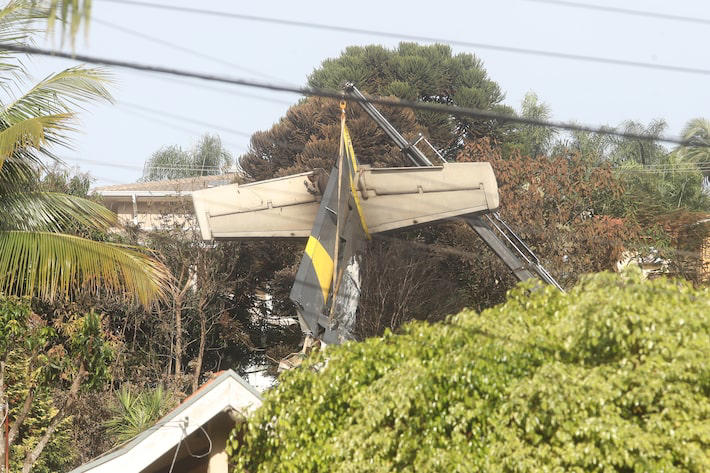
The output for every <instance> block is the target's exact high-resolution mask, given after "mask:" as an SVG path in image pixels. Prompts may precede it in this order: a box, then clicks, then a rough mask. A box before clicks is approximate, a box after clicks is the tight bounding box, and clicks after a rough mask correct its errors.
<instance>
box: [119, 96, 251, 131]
mask: <svg viewBox="0 0 710 473" xmlns="http://www.w3.org/2000/svg"><path fill="white" fill-rule="evenodd" d="M119 105H124V106H126V107H129V108H134V109H137V110H141V111H144V112H148V113H153V114H156V115H160V116H167V117H170V118H173V119H175V120H181V121H184V122H188V123H194V124H195V125H201V126H207V127H210V128H214V129H215V130H219V131H223V132H225V133H232V134H234V135H238V136H242V137H245V138H251V135H252V133H248V132H246V131H241V130H235V129H234V128H229V127H224V126H221V125H216V124H214V123H209V122H205V121H202V120H197V119H194V118H190V117H186V116H184V115H178V114H175V113H170V112H165V111H162V110H156V109H154V108H150V107H146V106H145V105H139V104H137V103H132V102H127V101H125V100H122V101H120V102H119Z"/></svg>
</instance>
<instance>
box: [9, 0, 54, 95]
mask: <svg viewBox="0 0 710 473" xmlns="http://www.w3.org/2000/svg"><path fill="white" fill-rule="evenodd" d="M47 15H48V10H47V9H46V8H43V7H40V6H38V5H34V4H33V2H31V1H30V0H12V1H10V2H8V3H7V4H6V5H5V6H3V7H2V8H0V43H3V44H12V45H19V46H22V45H28V44H32V37H33V36H34V35H35V34H36V33H38V28H37V23H36V21H35V20H38V19H41V18H46V17H47ZM0 71H2V72H6V73H9V74H8V75H6V76H0V87H2V88H3V89H5V90H7V91H9V87H8V85H9V83H11V82H12V80H13V79H18V78H22V77H26V76H27V71H26V70H25V68H24V65H23V64H22V61H20V59H19V58H18V54H17V53H15V52H10V51H0Z"/></svg>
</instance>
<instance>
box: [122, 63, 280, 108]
mask: <svg viewBox="0 0 710 473" xmlns="http://www.w3.org/2000/svg"><path fill="white" fill-rule="evenodd" d="M129 72H137V73H139V74H141V75H143V76H144V77H150V78H151V79H157V80H161V81H166V82H173V83H175V84H180V85H184V86H187V87H192V88H198V89H204V90H209V91H214V92H219V93H221V94H230V95H235V96H237V97H244V98H248V99H255V100H260V101H262V102H271V103H276V104H279V105H287V106H291V105H294V102H289V101H288V100H280V99H277V98H274V97H264V96H263V95H256V94H248V93H245V92H237V91H235V90H228V89H226V88H222V87H213V86H210V85H207V84H201V83H196V82H191V81H190V80H183V79H178V78H177V77H171V76H159V75H154V74H151V73H147V72H143V71H129Z"/></svg>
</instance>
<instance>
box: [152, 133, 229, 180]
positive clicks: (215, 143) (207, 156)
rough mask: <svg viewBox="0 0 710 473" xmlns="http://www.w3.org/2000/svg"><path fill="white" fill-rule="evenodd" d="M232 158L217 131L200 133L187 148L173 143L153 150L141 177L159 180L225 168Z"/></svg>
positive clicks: (222, 171) (215, 171)
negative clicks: (214, 132)
mask: <svg viewBox="0 0 710 473" xmlns="http://www.w3.org/2000/svg"><path fill="white" fill-rule="evenodd" d="M233 162H234V159H233V158H232V155H231V153H230V152H229V151H228V150H227V149H225V148H224V147H223V146H222V140H221V139H220V138H219V135H210V134H205V135H203V136H202V137H201V138H200V139H199V140H198V141H197V143H195V145H194V146H193V147H192V148H191V149H189V150H183V149H182V148H181V147H179V146H176V145H171V146H165V147H163V148H160V149H159V150H158V151H156V152H155V153H153V154H152V155H151V157H150V158H149V159H148V160H147V161H146V162H145V165H144V167H143V177H142V178H141V179H142V180H143V181H160V180H163V179H179V178H182V177H192V176H210V175H214V174H222V173H224V172H228V171H229V169H230V168H231V166H232V163H233Z"/></svg>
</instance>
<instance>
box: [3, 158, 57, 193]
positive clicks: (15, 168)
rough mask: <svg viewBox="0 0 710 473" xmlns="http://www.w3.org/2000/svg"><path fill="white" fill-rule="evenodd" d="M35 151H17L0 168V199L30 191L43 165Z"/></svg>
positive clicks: (43, 167)
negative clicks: (15, 193) (7, 195)
mask: <svg viewBox="0 0 710 473" xmlns="http://www.w3.org/2000/svg"><path fill="white" fill-rule="evenodd" d="M33 151H35V150H29V149H18V150H17V151H15V153H14V154H13V155H12V156H10V157H9V158H7V159H6V160H5V163H4V164H3V166H2V167H0V198H2V196H4V195H6V194H11V193H13V192H22V191H26V190H27V189H32V188H33V186H34V185H36V182H37V178H38V176H39V175H40V172H42V171H44V170H45V167H46V166H45V165H44V163H43V162H42V160H41V159H39V157H38V156H37V153H36V152H33Z"/></svg>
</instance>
